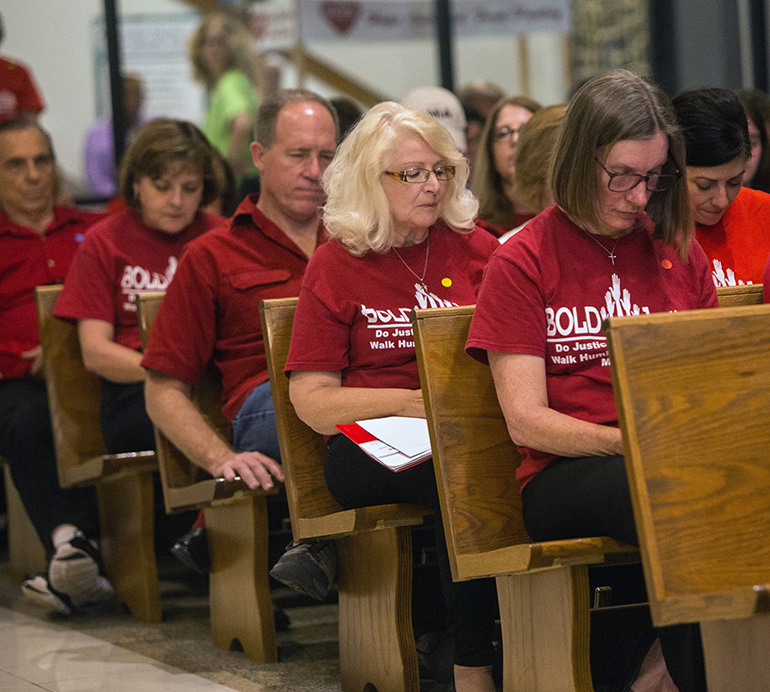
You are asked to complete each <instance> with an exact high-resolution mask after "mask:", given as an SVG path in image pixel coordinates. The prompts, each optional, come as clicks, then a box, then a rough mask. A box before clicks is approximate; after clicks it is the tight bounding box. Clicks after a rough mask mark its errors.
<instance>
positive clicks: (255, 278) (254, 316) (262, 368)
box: [142, 195, 325, 420]
mask: <svg viewBox="0 0 770 692" xmlns="http://www.w3.org/2000/svg"><path fill="white" fill-rule="evenodd" d="M255 203H256V197H255V196H253V195H252V196H250V197H247V198H246V199H245V200H244V201H243V202H241V205H240V206H239V207H238V209H237V211H236V213H235V215H234V216H233V218H232V219H231V221H230V223H229V225H228V226H226V227H225V228H221V229H215V230H213V231H211V232H209V233H206V234H204V235H203V236H201V237H200V238H198V239H197V240H195V241H193V242H192V243H190V245H189V246H188V248H187V250H186V252H185V253H184V255H183V256H182V260H181V262H180V263H179V267H178V268H177V272H176V275H175V276H174V280H173V281H172V282H171V285H170V286H169V288H168V291H167V292H166V296H165V297H164V298H163V302H162V303H161V306H160V310H159V312H158V316H157V317H156V319H155V322H154V323H153V327H152V331H151V333H150V341H149V344H148V347H147V350H146V352H145V354H144V358H143V359H142V365H143V366H144V367H145V368H150V369H153V370H159V371H161V372H164V373H166V374H167V375H170V376H171V377H174V378H176V379H178V380H180V381H182V382H185V383H186V384H188V385H190V386H191V387H192V386H194V385H195V384H196V383H197V381H198V379H199V378H200V376H201V374H202V373H203V371H204V369H205V368H206V365H207V363H208V362H209V360H210V359H211V358H212V357H213V359H214V362H215V364H216V366H217V367H218V368H219V370H220V371H221V373H222V386H223V392H222V396H223V399H224V402H225V405H224V407H223V411H224V413H225V415H226V416H227V417H228V418H229V419H230V420H232V419H233V417H234V416H235V414H236V413H237V412H238V409H240V407H241V405H242V404H243V402H244V400H245V399H246V397H247V396H248V395H249V393H250V392H251V391H252V390H253V389H254V387H256V386H257V385H258V384H261V383H262V382H265V381H267V379H268V374H267V359H266V357H265V345H264V339H263V336H262V325H261V323H260V320H259V301H260V300H262V299H268V298H288V297H291V296H296V295H297V294H298V293H299V288H300V282H301V280H302V275H303V274H304V272H305V268H306V267H307V264H308V259H307V257H306V255H305V254H304V253H303V252H302V250H301V249H300V248H299V247H297V245H295V243H294V242H292V240H290V239H289V237H288V236H287V235H286V234H285V233H284V232H283V231H282V230H281V229H280V228H278V226H276V225H275V224H274V223H273V222H272V221H270V219H268V218H267V217H266V216H265V215H264V214H262V212H260V211H259V210H258V209H257V208H256V206H255ZM324 237H325V232H324V230H323V228H322V227H321V225H320V224H319V227H318V238H317V240H318V242H319V243H321V242H323V239H324Z"/></svg>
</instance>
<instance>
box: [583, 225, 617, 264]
mask: <svg viewBox="0 0 770 692" xmlns="http://www.w3.org/2000/svg"><path fill="white" fill-rule="evenodd" d="M581 230H582V231H583V232H584V233H585V234H586V235H587V236H588V237H589V238H590V239H591V240H593V241H594V242H595V243H596V244H597V245H598V246H599V247H600V248H601V249H602V250H604V251H605V252H606V253H607V257H608V258H609V259H610V261H611V262H612V266H613V267H614V266H615V260H616V259H617V258H618V256H617V255H616V254H615V248H616V247H617V246H618V243H619V242H620V238H617V239H616V240H615V244H614V245H613V246H612V250H608V249H607V248H606V247H604V243H600V242H599V241H598V240H597V239H596V238H594V236H593V233H589V232H588V231H586V230H585V229H584V228H583V229H581Z"/></svg>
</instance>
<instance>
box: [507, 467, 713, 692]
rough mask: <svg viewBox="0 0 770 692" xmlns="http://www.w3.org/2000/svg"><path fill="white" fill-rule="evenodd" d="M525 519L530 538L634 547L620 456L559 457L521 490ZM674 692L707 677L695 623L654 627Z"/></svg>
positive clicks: (693, 690)
mask: <svg viewBox="0 0 770 692" xmlns="http://www.w3.org/2000/svg"><path fill="white" fill-rule="evenodd" d="M522 500H523V507H524V523H525V525H526V528H527V532H528V533H529V535H530V537H531V538H532V539H533V540H535V541H549V540H560V539H568V538H582V537H585V536H609V537H610V538H614V539H615V540H618V541H622V542H623V543H628V544H630V545H639V539H638V537H637V533H636V524H635V522H634V513H633V508H632V506H631V495H630V493H629V489H628V477H627V476H626V468H625V462H624V459H623V457H622V456H603V457H580V458H566V457H565V458H560V459H556V460H555V461H553V462H552V463H551V464H549V465H548V466H547V467H546V468H545V469H544V470H542V471H541V472H540V473H538V474H537V475H536V476H535V477H534V478H533V479H532V480H531V481H530V482H529V483H528V484H527V485H526V486H525V488H524V490H523V492H522ZM657 634H658V636H659V637H660V643H661V648H662V649H663V657H664V658H665V660H666V666H667V667H668V671H669V673H670V674H671V678H672V679H673V681H674V682H675V683H676V685H677V687H678V688H679V692H703V690H705V689H706V677H705V669H704V664H703V649H702V647H701V640H700V628H699V627H698V625H674V626H671V627H661V628H658V629H657Z"/></svg>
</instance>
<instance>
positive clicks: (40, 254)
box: [0, 119, 112, 614]
mask: <svg viewBox="0 0 770 692" xmlns="http://www.w3.org/2000/svg"><path fill="white" fill-rule="evenodd" d="M55 192H56V172H55V161H54V153H53V147H52V146H51V140H50V138H49V136H48V134H47V133H46V132H45V131H44V130H43V129H42V128H41V127H40V126H39V125H37V124H36V123H34V122H32V121H29V120H26V119H24V120H18V119H17V120H6V121H5V122H2V123H0V207H2V210H1V211H0V325H2V328H0V455H2V456H3V457H5V458H6V459H7V460H8V462H9V464H10V467H11V475H12V476H13V481H14V484H15V485H16V488H17V490H18V491H19V495H20V496H21V499H22V502H23V503H24V507H25V508H26V510H27V514H29V517H30V519H31V520H32V523H33V524H34V526H35V529H36V530H37V533H38V535H39V536H40V540H41V541H42V542H43V545H44V546H45V547H46V551H47V552H48V554H49V555H51V556H52V557H51V561H50V563H49V569H48V574H47V575H46V576H40V577H36V578H34V579H31V580H28V581H27V582H25V583H24V586H23V587H22V588H23V590H24V593H25V594H26V595H28V596H29V597H30V598H32V599H33V600H37V601H39V602H42V603H44V604H45V605H46V606H48V607H49V608H51V609H53V610H55V611H58V612H60V613H63V614H69V612H71V611H72V610H73V609H76V608H84V607H87V606H89V605H91V604H93V603H96V602H98V601H100V600H102V599H103V598H105V597H106V596H108V595H109V594H111V593H112V587H111V586H110V584H109V582H108V581H107V580H106V579H105V578H104V575H103V570H102V568H101V560H100V559H99V555H98V551H97V547H96V543H95V540H94V539H95V537H96V535H97V513H96V505H95V501H94V496H93V492H92V491H90V490H87V489H78V488H67V489H62V488H60V487H59V480H58V476H57V472H56V456H55V453H54V447H53V433H52V432H51V421H50V417H49V413H48V397H47V395H46V390H45V384H44V382H43V380H42V379H41V378H40V376H39V373H40V365H41V349H40V336H39V332H38V324H37V313H36V311H35V300H34V288H35V286H38V285H40V284H51V283H61V282H62V281H63V280H64V276H65V274H66V273H67V269H68V268H69V265H70V262H71V261H72V258H73V256H74V254H75V252H76V250H77V248H78V247H79V245H80V241H81V240H82V239H83V233H84V232H85V231H86V229H87V228H88V227H89V226H91V225H92V224H93V223H94V222H96V221H98V220H99V219H100V218H101V217H102V215H101V214H93V213H89V212H83V211H79V210H77V209H74V208H70V207H58V206H54V195H55Z"/></svg>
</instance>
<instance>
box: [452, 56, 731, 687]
mask: <svg viewBox="0 0 770 692" xmlns="http://www.w3.org/2000/svg"><path fill="white" fill-rule="evenodd" d="M684 163H685V161H684V141H683V138H682V135H681V133H680V131H679V128H678V126H677V124H676V119H675V116H674V112H673V108H672V107H671V102H670V101H669V99H668V97H666V95H665V94H664V93H663V92H662V91H661V90H660V89H659V88H658V87H657V86H655V85H654V84H652V83H650V82H648V81H647V80H645V79H643V78H642V77H639V76H637V75H636V74H634V73H632V72H628V71H627V70H614V71H612V72H608V73H607V74H604V75H602V76H599V77H595V78H593V79H591V80H589V81H588V82H586V84H584V85H583V87H581V89H580V90H579V91H578V92H577V93H576V94H575V96H574V97H573V99H572V101H571V102H570V104H569V106H568V108H567V113H566V115H565V118H564V123H563V125H562V128H561V131H560V133H559V137H558V140H557V143H556V150H555V154H554V158H553V161H552V164H551V170H550V176H549V177H550V184H551V189H552V191H553V196H554V199H555V201H556V205H555V206H553V207H550V208H549V209H546V210H545V211H544V212H543V213H542V214H540V215H539V216H537V217H536V218H535V219H533V220H532V221H530V222H529V224H527V225H526V226H525V227H524V228H523V229H522V230H521V231H520V232H519V233H517V234H516V235H515V236H513V237H512V238H511V239H510V240H509V241H508V242H507V243H505V244H504V245H502V246H501V247H500V249H499V250H498V251H497V252H496V253H495V255H494V256H493V257H492V259H491V260H490V262H489V265H488V267H487V270H486V272H485V274H484V280H483V282H482V285H481V289H480V291H479V298H478V301H477V304H476V310H475V314H474V318H473V322H472V324H471V329H470V334H469V337H468V343H467V349H468V352H469V353H470V354H471V355H472V356H474V357H475V358H478V359H479V360H482V361H485V362H486V361H488V362H489V365H490V367H491V369H492V375H493V377H494V380H495V385H496V387H497V395H498V399H499V401H500V405H501V408H502V410H503V413H504V415H505V418H506V421H507V423H508V430H509V432H510V435H511V439H512V440H513V441H514V442H515V443H516V444H517V445H518V446H519V449H520V451H521V455H522V463H521V466H520V467H519V469H518V471H517V474H516V475H517V479H518V481H519V484H520V487H521V489H522V500H523V510H524V520H525V523H526V527H527V531H528V533H529V535H530V536H531V538H532V539H533V540H536V541H548V540H558V539H570V538H579V537H586V536H610V537H612V538H614V539H616V540H618V541H621V542H623V543H629V544H633V545H638V539H637V535H636V527H635V523H634V515H633V511H632V506H631V498H630V495H629V489H628V480H627V478H626V471H625V464H624V459H623V456H622V454H623V443H622V437H621V432H620V430H619V428H618V415H617V411H616V409H615V400H614V396H613V391H612V382H611V376H610V368H609V362H608V356H607V348H606V339H605V337H604V336H603V334H602V331H601V324H602V321H603V319H605V318H607V317H610V316H613V315H634V314H640V313H651V312H668V311H672V310H690V309H694V308H705V307H716V306H717V297H716V289H715V287H714V284H713V282H712V281H711V277H710V276H709V270H708V263H707V260H706V257H705V255H704V253H703V251H702V250H701V249H700V247H699V246H698V245H697V243H691V242H690V237H691V233H692V228H691V221H690V209H689V206H688V202H687V190H686V187H685V185H686V183H685V181H684V180H683V179H682V177H681V175H680V170H682V169H683V167H684ZM658 634H659V637H660V641H661V645H662V650H663V655H664V657H665V662H666V664H667V666H668V669H669V672H670V674H671V677H672V678H673V679H674V682H675V683H676V684H677V686H678V687H679V690H680V692H695V691H697V690H700V691H701V692H702V690H705V689H706V683H705V678H704V673H703V664H702V652H701V649H700V637H699V632H698V630H697V627H691V626H689V625H688V626H684V627H674V628H663V629H660V630H659V631H658ZM618 653H619V655H620V653H621V652H618Z"/></svg>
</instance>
